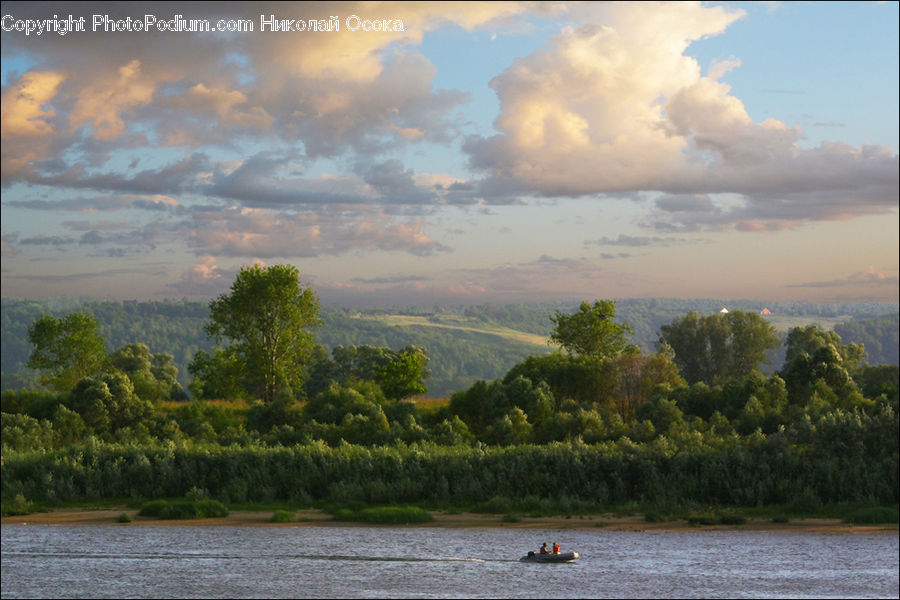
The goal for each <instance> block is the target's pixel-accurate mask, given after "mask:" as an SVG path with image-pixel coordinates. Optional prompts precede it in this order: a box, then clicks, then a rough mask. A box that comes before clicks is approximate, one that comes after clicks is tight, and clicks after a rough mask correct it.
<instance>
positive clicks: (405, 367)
mask: <svg viewBox="0 0 900 600" xmlns="http://www.w3.org/2000/svg"><path fill="white" fill-rule="evenodd" d="M332 357H333V359H332V360H329V359H328V358H327V357H326V356H324V355H320V356H319V357H318V360H317V361H316V362H315V364H314V366H313V368H312V370H311V374H310V377H309V380H308V381H307V385H306V392H307V394H308V395H309V396H315V395H317V394H319V393H321V392H323V391H325V390H326V389H327V388H328V387H329V386H331V385H333V384H339V385H352V384H353V383H354V382H359V381H373V382H375V383H377V384H378V386H379V387H380V388H381V390H382V392H384V396H385V397H386V398H387V399H389V400H400V399H402V398H409V397H410V396H415V395H419V394H424V393H425V392H426V391H427V389H426V387H425V379H427V378H428V376H429V375H430V372H429V371H428V369H427V365H428V355H427V353H426V352H425V350H423V349H422V348H419V347H416V346H407V347H406V348H404V349H403V350H400V351H394V350H391V349H390V348H386V347H375V346H348V347H344V346H337V347H335V348H334V349H333V350H332Z"/></svg>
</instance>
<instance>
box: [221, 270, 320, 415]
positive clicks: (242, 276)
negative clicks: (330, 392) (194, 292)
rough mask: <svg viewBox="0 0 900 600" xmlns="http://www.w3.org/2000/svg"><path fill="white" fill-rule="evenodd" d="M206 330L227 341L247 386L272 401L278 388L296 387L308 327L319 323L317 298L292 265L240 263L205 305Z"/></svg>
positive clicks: (306, 350)
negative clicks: (226, 289)
mask: <svg viewBox="0 0 900 600" xmlns="http://www.w3.org/2000/svg"><path fill="white" fill-rule="evenodd" d="M209 309H210V310H209V322H208V324H207V326H206V332H207V333H208V334H209V335H210V336H213V337H214V338H215V339H216V342H217V343H219V342H222V341H225V340H227V341H229V342H230V344H231V345H230V347H229V349H230V350H231V351H233V352H234V354H235V356H236V357H237V358H238V359H239V364H240V366H241V377H242V380H243V382H244V385H245V387H246V389H247V390H248V391H250V392H251V393H252V394H254V395H258V396H259V397H261V398H262V399H263V400H264V401H265V402H272V401H273V400H274V399H275V395H276V393H277V392H278V391H279V390H287V391H289V392H290V391H292V390H299V389H300V387H301V385H302V379H303V364H304V362H305V361H306V359H307V358H308V355H309V353H310V351H311V348H312V345H313V338H312V334H311V333H309V332H308V331H307V329H308V328H310V327H313V326H315V325H317V324H318V323H319V320H318V313H319V301H318V298H317V297H316V295H315V293H314V292H313V290H312V289H311V288H303V287H302V286H301V284H300V279H299V272H298V271H297V269H296V267H293V266H291V265H272V266H271V267H261V266H259V265H253V266H251V267H243V268H241V270H240V272H239V273H238V274H237V277H235V280H234V283H233V284H232V285H231V293H230V294H222V295H220V296H219V297H218V298H217V299H216V300H213V301H212V302H210V305H209Z"/></svg>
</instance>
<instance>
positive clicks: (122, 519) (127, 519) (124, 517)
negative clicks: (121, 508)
mask: <svg viewBox="0 0 900 600" xmlns="http://www.w3.org/2000/svg"><path fill="white" fill-rule="evenodd" d="M132 521H134V517H132V516H131V513H126V512H123V513H122V514H120V515H119V517H118V518H117V519H116V522H117V523H131V522H132Z"/></svg>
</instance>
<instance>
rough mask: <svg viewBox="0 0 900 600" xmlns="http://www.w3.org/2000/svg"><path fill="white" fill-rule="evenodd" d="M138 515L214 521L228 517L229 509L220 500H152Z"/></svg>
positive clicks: (142, 507)
mask: <svg viewBox="0 0 900 600" xmlns="http://www.w3.org/2000/svg"><path fill="white" fill-rule="evenodd" d="M138 514H139V515H141V516H145V517H157V518H159V519H212V518H216V517H227V516H228V509H227V508H226V507H225V505H224V504H222V503H221V502H219V501H218V500H209V499H207V500H179V501H177V502H168V501H166V500H151V501H150V502H146V503H145V504H144V505H143V506H141V510H140V512H138Z"/></svg>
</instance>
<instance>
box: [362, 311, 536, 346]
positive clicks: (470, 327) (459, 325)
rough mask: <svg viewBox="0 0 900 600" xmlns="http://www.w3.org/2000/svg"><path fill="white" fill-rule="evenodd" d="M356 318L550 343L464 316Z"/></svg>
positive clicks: (392, 324) (520, 340) (528, 334)
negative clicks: (432, 318) (435, 318)
mask: <svg viewBox="0 0 900 600" xmlns="http://www.w3.org/2000/svg"><path fill="white" fill-rule="evenodd" d="M356 318H358V319H368V320H371V321H378V322H380V323H384V324H385V325H390V326H392V327H438V328H442V329H455V330H460V331H472V332H475V333H485V334H488V335H495V336H497V337H500V338H504V339H508V340H513V341H516V342H522V343H525V344H532V345H534V346H542V347H546V346H547V342H548V341H549V340H548V338H546V337H544V336H541V335H536V334H533V333H526V332H524V331H517V330H515V329H509V328H508V327H500V326H499V325H492V324H490V323H485V322H483V321H480V320H478V319H469V318H467V317H465V316H463V315H448V314H446V313H445V314H442V315H441V317H440V320H439V321H433V320H431V319H430V318H428V317H424V316H417V315H373V316H369V315H360V316H358V317H356Z"/></svg>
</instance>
